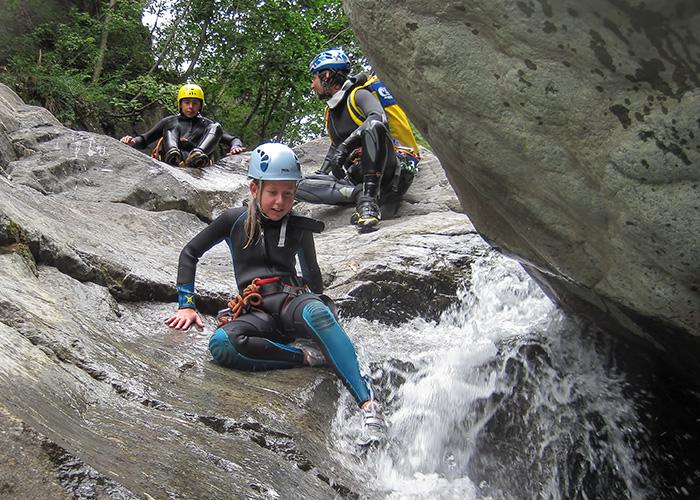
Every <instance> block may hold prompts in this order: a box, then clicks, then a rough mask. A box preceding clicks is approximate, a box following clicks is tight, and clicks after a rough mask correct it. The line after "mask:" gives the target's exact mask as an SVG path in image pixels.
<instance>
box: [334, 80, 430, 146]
mask: <svg viewBox="0 0 700 500" xmlns="http://www.w3.org/2000/svg"><path fill="white" fill-rule="evenodd" d="M359 89H366V90H369V91H370V92H372V93H373V94H374V95H375V97H376V98H377V99H378V100H379V102H380V104H381V105H382V107H383V108H384V112H385V113H386V117H387V120H388V122H389V133H390V134H391V138H392V139H393V141H394V147H395V148H396V149H398V150H401V151H402V152H404V153H408V154H410V155H412V156H415V157H416V158H417V159H418V158H420V155H419V148H418V143H416V138H415V137H414V135H413V131H412V130H411V124H410V122H409V121H408V117H407V116H406V113H405V112H404V110H403V109H401V106H399V105H398V104H397V103H396V99H394V96H392V95H391V92H389V89H387V88H386V85H384V83H382V81H381V80H379V78H378V77H377V75H371V76H370V77H369V78H367V82H366V83H364V84H362V85H358V86H357V87H355V88H353V89H352V90H351V91H350V95H349V96H348V99H347V106H348V112H349V113H350V118H352V121H354V122H355V123H356V124H357V125H362V122H363V121H364V120H365V118H366V117H365V115H364V113H362V111H360V108H358V107H357V104H356V103H355V93H356V92H357V91H358V90H359Z"/></svg>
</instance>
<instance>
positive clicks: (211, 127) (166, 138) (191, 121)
mask: <svg viewBox="0 0 700 500" xmlns="http://www.w3.org/2000/svg"><path fill="white" fill-rule="evenodd" d="M161 137H163V144H162V146H161V151H160V152H161V153H162V154H164V153H165V152H167V151H169V150H170V149H172V148H178V149H179V150H180V155H181V157H182V158H185V157H187V155H188V154H189V153H190V152H191V151H192V150H193V149H195V148H197V149H200V150H201V151H202V152H203V153H204V154H206V155H207V156H211V154H212V153H213V152H214V149H215V148H216V146H217V144H219V141H220V140H222V141H223V142H224V144H228V146H229V148H231V147H234V146H241V141H240V139H239V138H238V137H235V136H233V135H230V134H225V133H224V132H223V130H222V129H221V125H219V124H218V123H217V122H215V121H213V120H210V119H209V118H206V117H204V116H202V115H201V114H198V115H197V116H195V117H194V118H187V117H186V116H185V115H183V114H181V113H178V114H177V115H172V116H167V117H165V118H163V119H162V120H160V121H159V122H158V123H157V124H156V125H155V126H154V127H153V128H151V129H150V130H149V131H148V132H145V133H143V134H139V135H137V136H136V137H134V144H133V147H135V148H136V149H145V148H146V147H147V146H148V145H149V144H151V143H153V142H155V141H157V140H158V139H160V138H161Z"/></svg>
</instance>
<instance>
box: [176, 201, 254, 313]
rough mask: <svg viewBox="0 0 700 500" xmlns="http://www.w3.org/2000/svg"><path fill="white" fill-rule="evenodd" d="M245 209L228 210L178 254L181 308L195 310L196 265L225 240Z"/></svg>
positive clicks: (179, 302)
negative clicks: (202, 257)
mask: <svg viewBox="0 0 700 500" xmlns="http://www.w3.org/2000/svg"><path fill="white" fill-rule="evenodd" d="M244 210H245V208H242V207H239V208H230V209H228V210H226V211H225V212H224V213H222V214H221V215H220V216H219V217H217V218H216V219H214V221H213V222H212V223H211V224H209V225H208V226H207V227H205V228H204V229H203V230H202V231H200V232H199V234H197V235H196V236H195V237H194V238H192V239H191V240H190V241H189V243H187V245H185V248H183V249H182V252H180V259H179V262H178V266H177V302H178V306H179V307H181V308H185V307H190V308H196V305H195V301H194V278H195V274H196V271H197V263H198V262H199V259H200V257H201V256H202V255H204V254H205V253H206V252H207V251H208V250H209V249H210V248H211V247H213V246H214V245H216V244H217V243H220V242H221V241H223V240H224V239H226V238H227V237H228V236H229V235H230V233H231V228H232V227H233V223H234V222H235V220H236V218H237V217H238V216H239V215H240V214H241V212H242V211H244Z"/></svg>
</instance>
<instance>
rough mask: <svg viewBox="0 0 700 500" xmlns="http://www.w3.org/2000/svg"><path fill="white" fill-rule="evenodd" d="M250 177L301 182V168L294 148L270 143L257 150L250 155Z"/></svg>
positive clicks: (263, 179)
mask: <svg viewBox="0 0 700 500" xmlns="http://www.w3.org/2000/svg"><path fill="white" fill-rule="evenodd" d="M248 177H250V178H251V179H258V180H262V181H299V180H301V167H300V166H299V160H298V159H297V155H295V154H294V151H292V148H290V147H289V146H285V145H284V144H279V143H277V142H268V143H266V144H261V145H260V146H258V147H257V148H255V149H254V150H253V153H252V154H251V155H250V162H248Z"/></svg>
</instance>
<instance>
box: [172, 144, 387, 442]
mask: <svg viewBox="0 0 700 500" xmlns="http://www.w3.org/2000/svg"><path fill="white" fill-rule="evenodd" d="M248 177H249V178H250V179H251V181H250V186H249V188H250V200H249V202H248V204H247V206H241V207H236V208H230V209H228V210H226V211H225V212H224V213H222V214H221V215H220V216H219V217H218V218H216V219H215V220H214V221H213V222H212V223H211V224H209V226H207V227H206V228H205V229H203V230H202V231H201V232H200V233H199V234H197V235H196V236H195V237H194V238H192V240H191V241H190V242H189V243H187V245H186V246H185V247H184V249H183V250H182V252H181V253H180V260H179V266H178V273H177V292H178V306H179V309H178V310H177V312H176V313H175V314H174V315H172V316H170V317H169V318H168V319H166V320H165V324H166V325H167V326H169V327H171V328H174V329H177V330H186V329H188V328H189V327H190V326H191V325H193V324H194V325H196V326H197V327H199V328H202V327H203V322H202V318H201V316H200V315H199V314H198V312H197V309H196V306H195V291H194V290H195V288H194V282H195V271H196V266H197V262H198V260H199V258H200V257H201V256H202V255H203V254H204V253H205V252H207V251H208V250H209V249H210V248H212V247H213V246H214V245H216V244H218V243H220V242H222V241H225V242H226V244H227V245H228V247H229V249H230V251H231V256H232V259H233V269H234V274H235V277H236V284H237V286H238V293H239V295H238V296H237V297H235V298H234V299H233V300H231V301H230V302H229V303H228V306H229V307H228V309H224V310H223V311H220V312H219V317H218V319H219V324H218V325H217V329H216V330H215V331H214V334H213V335H212V336H211V338H210V340H209V350H210V351H211V354H212V356H213V357H214V361H215V362H216V363H218V364H220V365H222V366H226V367H229V368H234V369H237V370H246V371H258V370H272V369H278V368H296V367H302V366H322V365H324V364H328V365H330V366H331V367H332V368H333V370H334V371H335V373H336V374H337V375H338V377H340V380H342V381H343V383H344V384H345V386H346V387H347V388H348V390H349V391H350V393H351V394H352V396H353V397H354V398H355V400H356V401H357V403H358V404H359V405H360V408H361V410H362V413H363V417H364V426H363V427H364V430H363V435H362V437H361V438H360V439H359V442H360V444H369V443H370V442H373V441H376V440H378V439H379V438H380V437H381V435H382V432H383V429H384V420H383V417H382V413H381V407H380V404H379V403H378V402H377V401H376V399H375V397H374V396H373V393H372V388H371V386H370V384H369V382H368V380H367V379H366V378H365V377H363V376H362V375H361V373H360V368H359V366H358V361H357V355H356V353H355V348H354V347H353V344H352V342H351V341H350V339H349V338H348V336H347V334H346V333H345V331H344V330H343V328H342V326H340V324H339V323H338V316H337V314H336V309H335V305H334V303H333V302H332V300H331V299H330V298H329V297H328V296H326V295H322V292H323V281H322V279H321V271H320V269H319V266H318V262H317V260H316V251H315V246H314V237H313V233H315V232H321V231H322V230H323V228H324V224H323V223H322V222H320V221H317V220H314V219H310V218H306V217H301V216H298V215H295V214H293V213H292V205H293V203H294V194H295V191H296V187H297V183H298V181H299V180H300V179H301V170H300V167H299V161H298V160H297V157H296V155H295V154H294V152H293V151H292V150H291V149H290V148H289V147H287V146H285V145H283V144H278V143H267V144H262V145H260V146H258V147H257V148H255V149H254V150H253V151H252V153H251V158H250V162H249V165H248ZM297 258H298V260H299V265H300V269H301V271H302V272H301V274H302V276H301V277H299V276H298V275H297V271H296V266H295V264H296V260H297ZM296 339H310V340H311V341H313V342H314V343H315V345H316V346H318V349H320V351H319V350H316V349H314V348H313V347H297V346H294V345H292V342H294V341H295V340H296Z"/></svg>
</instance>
